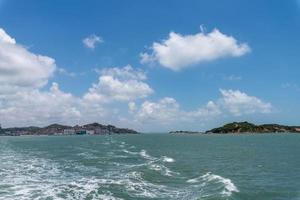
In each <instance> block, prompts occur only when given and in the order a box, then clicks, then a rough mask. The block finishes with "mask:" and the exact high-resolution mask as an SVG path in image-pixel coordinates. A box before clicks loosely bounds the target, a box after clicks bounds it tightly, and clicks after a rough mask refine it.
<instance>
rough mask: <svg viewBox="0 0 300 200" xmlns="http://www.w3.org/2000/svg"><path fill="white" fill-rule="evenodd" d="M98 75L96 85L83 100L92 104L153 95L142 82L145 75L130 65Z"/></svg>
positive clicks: (149, 88)
mask: <svg viewBox="0 0 300 200" xmlns="http://www.w3.org/2000/svg"><path fill="white" fill-rule="evenodd" d="M100 73H101V75H100V76H99V80H98V83H96V84H93V86H92V87H91V88H90V89H89V91H88V92H87V93H86V94H85V95H84V99H86V100H88V101H92V102H108V101H112V100H116V101H132V100H135V99H139V98H145V97H147V96H149V95H150V94H152V93H153V89H152V88H151V87H150V86H149V85H148V84H147V83H145V82H144V80H145V79H146V78H147V77H146V74H145V73H144V72H142V71H141V70H135V69H133V68H132V67H131V66H130V65H127V66H125V67H123V68H117V67H114V68H106V69H104V70H101V72H100Z"/></svg>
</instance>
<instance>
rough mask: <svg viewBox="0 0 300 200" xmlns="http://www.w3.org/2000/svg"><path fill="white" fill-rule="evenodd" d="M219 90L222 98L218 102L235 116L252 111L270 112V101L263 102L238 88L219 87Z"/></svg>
mask: <svg viewBox="0 0 300 200" xmlns="http://www.w3.org/2000/svg"><path fill="white" fill-rule="evenodd" d="M220 92H221V94H222V98H221V99H220V101H219V104H220V105H221V106H223V107H224V108H225V109H227V110H228V111H229V112H230V113H231V114H233V115H235V116H240V115H242V114H252V113H270V112H271V110H272V105H271V103H268V102H264V101H262V100H261V99H259V98H257V97H255V96H249V95H248V94H246V93H244V92H241V91H239V90H222V89H221V90H220Z"/></svg>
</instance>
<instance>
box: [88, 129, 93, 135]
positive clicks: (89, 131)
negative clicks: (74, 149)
mask: <svg viewBox="0 0 300 200" xmlns="http://www.w3.org/2000/svg"><path fill="white" fill-rule="evenodd" d="M86 134H88V135H94V134H95V131H94V130H86Z"/></svg>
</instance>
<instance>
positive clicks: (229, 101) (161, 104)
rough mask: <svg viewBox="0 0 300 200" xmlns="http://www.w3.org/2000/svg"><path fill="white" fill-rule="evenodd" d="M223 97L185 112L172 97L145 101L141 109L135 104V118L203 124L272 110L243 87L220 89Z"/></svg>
mask: <svg viewBox="0 0 300 200" xmlns="http://www.w3.org/2000/svg"><path fill="white" fill-rule="evenodd" d="M220 93H221V97H220V98H219V99H217V100H216V101H208V103H207V104H205V105H203V106H200V107H199V108H198V109H196V110H194V111H185V110H183V109H181V108H180V105H179V103H178V102H177V101H176V100H175V99H173V98H170V97H166V98H163V99H161V100H159V101H157V102H153V101H145V102H144V103H142V104H141V105H140V107H139V108H137V106H136V105H135V107H134V108H135V109H134V111H135V116H134V117H135V120H136V121H137V122H141V123H153V122H155V123H157V124H160V125H162V124H174V125H175V124H178V123H182V122H184V123H189V122H198V123H201V122H202V123H203V122H206V121H209V120H212V119H215V118H216V117H218V116H221V115H222V114H229V115H233V116H240V115H247V114H253V113H269V112H271V110H272V105H271V104H270V103H267V102H264V101H262V100H260V99H259V98H257V97H254V96H249V95H247V94H246V93H243V92H240V91H239V90H222V89H221V90H220Z"/></svg>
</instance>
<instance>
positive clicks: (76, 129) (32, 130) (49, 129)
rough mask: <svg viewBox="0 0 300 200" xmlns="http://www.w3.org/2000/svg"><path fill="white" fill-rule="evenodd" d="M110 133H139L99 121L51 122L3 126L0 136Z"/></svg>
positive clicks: (0, 129)
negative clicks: (85, 122) (64, 123)
mask: <svg viewBox="0 0 300 200" xmlns="http://www.w3.org/2000/svg"><path fill="white" fill-rule="evenodd" d="M110 134H138V132H137V131H135V130H132V129H127V128H117V127H115V126H113V125H102V124H99V123H92V124H86V125H83V126H79V125H76V126H65V125H60V124H51V125H49V126H46V127H36V126H29V127H17V128H16V127H15V128H1V126H0V136H20V135H110Z"/></svg>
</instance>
